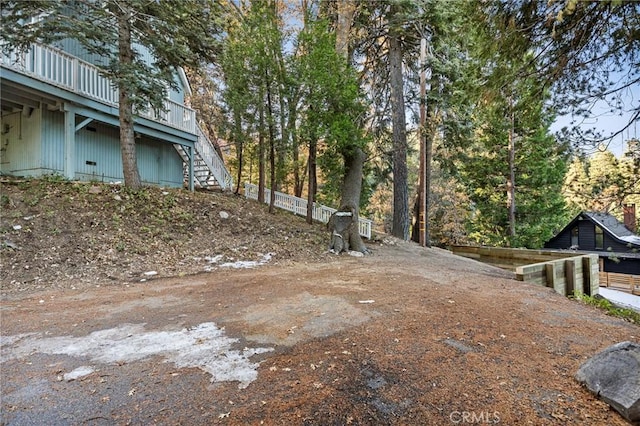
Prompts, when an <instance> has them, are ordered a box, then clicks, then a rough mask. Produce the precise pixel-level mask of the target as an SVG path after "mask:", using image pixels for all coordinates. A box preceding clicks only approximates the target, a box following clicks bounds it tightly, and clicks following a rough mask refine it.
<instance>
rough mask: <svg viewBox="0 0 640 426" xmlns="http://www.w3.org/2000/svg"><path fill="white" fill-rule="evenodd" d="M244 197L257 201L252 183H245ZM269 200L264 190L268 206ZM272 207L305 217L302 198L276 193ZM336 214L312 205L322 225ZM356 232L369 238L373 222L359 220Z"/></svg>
mask: <svg viewBox="0 0 640 426" xmlns="http://www.w3.org/2000/svg"><path fill="white" fill-rule="evenodd" d="M244 196H245V197H246V198H249V199H251V200H257V199H258V186H257V185H254V184H252V183H248V182H245V184H244ZM270 199H271V190H270V189H268V188H265V189H264V200H265V203H266V204H269V202H270ZM274 206H276V207H278V208H281V209H284V210H288V211H290V212H293V213H294V214H296V215H300V216H306V215H307V200H305V199H304V198H298V197H294V196H293V195H288V194H284V193H282V192H278V191H276V193H275V202H274ZM335 212H337V210H336V209H332V208H331V207H327V206H323V205H322V204H318V203H314V206H313V214H312V216H313V219H314V220H317V221H319V222H322V223H327V222H329V219H330V218H331V215H332V214H333V213H335ZM359 219H360V220H359V222H358V232H359V233H360V235H362V236H363V237H365V238H371V228H372V225H373V222H372V221H371V220H369V219H365V218H362V217H361V218H359Z"/></svg>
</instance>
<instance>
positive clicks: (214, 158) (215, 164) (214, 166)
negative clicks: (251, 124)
mask: <svg viewBox="0 0 640 426" xmlns="http://www.w3.org/2000/svg"><path fill="white" fill-rule="evenodd" d="M196 134H197V135H198V140H197V141H196V151H198V154H200V156H201V157H202V159H203V161H204V162H205V163H206V164H207V167H208V168H209V170H211V173H212V174H213V177H214V178H215V179H216V180H217V181H218V185H220V187H221V188H222V189H225V190H226V189H232V188H233V177H231V174H230V173H229V171H228V170H227V167H226V166H225V164H224V161H222V158H220V156H219V155H218V152H217V151H216V150H215V148H214V147H213V143H212V142H211V140H210V139H209V138H208V137H207V135H205V134H204V132H203V131H202V129H201V128H200V125H199V124H196Z"/></svg>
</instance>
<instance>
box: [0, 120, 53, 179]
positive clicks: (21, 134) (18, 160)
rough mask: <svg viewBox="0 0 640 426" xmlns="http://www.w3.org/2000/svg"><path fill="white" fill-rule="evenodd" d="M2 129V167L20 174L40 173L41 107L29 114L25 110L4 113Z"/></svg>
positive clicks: (0, 159)
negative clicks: (24, 112)
mask: <svg viewBox="0 0 640 426" xmlns="http://www.w3.org/2000/svg"><path fill="white" fill-rule="evenodd" d="M5 127H6V128H7V132H6V133H5ZM0 129H2V140H1V146H0V150H1V151H0V171H1V172H2V173H5V174H10V175H12V174H16V175H20V176H38V175H41V174H42V172H43V170H42V168H43V166H42V158H43V156H42V153H41V145H40V134H41V132H42V110H41V109H34V110H33V111H32V112H31V114H30V115H25V114H23V112H22V111H17V112H15V113H11V114H4V115H3V116H2V120H1V121H0Z"/></svg>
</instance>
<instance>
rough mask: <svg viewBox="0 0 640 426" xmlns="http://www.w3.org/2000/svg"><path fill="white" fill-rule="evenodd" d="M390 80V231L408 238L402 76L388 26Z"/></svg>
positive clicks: (396, 40) (395, 38) (398, 52)
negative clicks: (391, 158) (391, 216)
mask: <svg viewBox="0 0 640 426" xmlns="http://www.w3.org/2000/svg"><path fill="white" fill-rule="evenodd" d="M388 40H389V67H390V70H389V81H390V86H391V122H392V126H393V225H392V228H391V234H392V235H393V236H395V237H398V238H401V239H403V240H408V239H409V194H408V189H407V175H408V172H407V133H406V119H405V112H404V84H403V80H402V47H401V45H400V36H399V35H398V34H397V33H396V31H395V30H394V29H393V27H391V28H390V29H389V39H388Z"/></svg>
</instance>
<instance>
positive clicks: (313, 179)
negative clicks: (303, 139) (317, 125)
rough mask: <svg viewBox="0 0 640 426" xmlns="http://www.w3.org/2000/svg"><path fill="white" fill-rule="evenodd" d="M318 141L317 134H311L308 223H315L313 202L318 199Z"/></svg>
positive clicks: (308, 162)
mask: <svg viewBox="0 0 640 426" xmlns="http://www.w3.org/2000/svg"><path fill="white" fill-rule="evenodd" d="M317 145H318V143H317V141H316V138H315V135H312V136H311V140H310V141H309V160H308V161H307V164H308V166H309V167H308V168H309V191H308V192H309V193H308V194H307V223H309V224H311V223H313V203H314V202H315V201H316V192H317V189H318V188H317V186H318V181H317V175H316V157H317V152H316V151H317Z"/></svg>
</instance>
